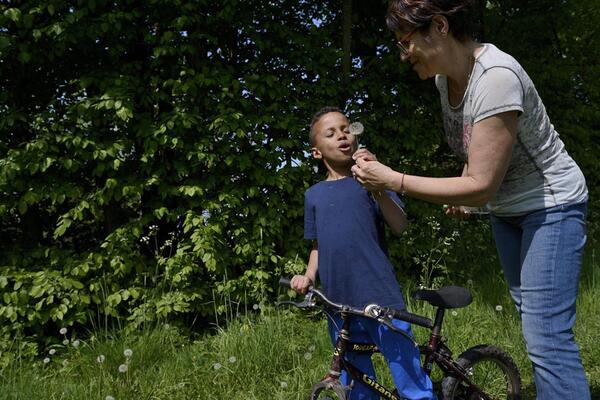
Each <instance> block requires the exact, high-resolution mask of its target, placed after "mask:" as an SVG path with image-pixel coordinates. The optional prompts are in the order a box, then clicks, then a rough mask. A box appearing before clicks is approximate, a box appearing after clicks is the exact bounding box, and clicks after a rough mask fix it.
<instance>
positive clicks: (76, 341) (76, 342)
mask: <svg viewBox="0 0 600 400" xmlns="http://www.w3.org/2000/svg"><path fill="white" fill-rule="evenodd" d="M73 347H75V348H78V347H79V340H74V341H73Z"/></svg>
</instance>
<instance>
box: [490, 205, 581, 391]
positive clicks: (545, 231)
mask: <svg viewBox="0 0 600 400" xmlns="http://www.w3.org/2000/svg"><path fill="white" fill-rule="evenodd" d="M586 214H587V203H579V204H565V205H560V206H556V207H551V208H547V209H544V210H539V211H534V212H532V213H530V214H527V215H524V216H518V217H498V216H494V215H492V217H491V221H492V229H493V232H494V238H495V241H496V247H497V249H498V254H499V256H500V262H501V264H502V268H503V270H504V275H505V277H506V280H507V282H508V286H509V289H510V294H511V296H512V298H513V300H514V302H515V304H516V306H517V310H518V312H519V314H520V316H521V322H522V329H523V335H524V337H525V342H526V345H527V353H528V355H529V359H530V360H531V362H532V365H533V373H534V379H535V386H536V389H537V398H538V400H554V399H578V400H589V399H590V391H589V386H588V382H587V379H586V376H585V372H584V370H583V365H582V363H581V358H580V356H579V347H578V346H577V344H576V343H575V336H574V334H573V326H574V324H575V301H576V298H577V289H578V284H579V275H580V272H581V264H582V258H583V247H584V245H585V241H586V223H585V219H586Z"/></svg>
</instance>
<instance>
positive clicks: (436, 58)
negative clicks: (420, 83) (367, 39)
mask: <svg viewBox="0 0 600 400" xmlns="http://www.w3.org/2000/svg"><path fill="white" fill-rule="evenodd" d="M433 31H434V28H433V27H429V28H427V29H426V30H419V29H417V30H414V31H411V30H408V31H404V32H396V33H395V35H396V40H397V42H398V43H399V44H401V46H400V45H399V46H398V47H400V48H404V49H405V51H402V50H401V51H400V59H401V60H402V62H410V64H411V65H412V68H413V70H414V71H415V72H416V73H417V74H418V75H419V78H421V79H427V78H432V77H434V76H435V75H436V74H439V73H441V72H442V70H441V66H442V65H443V63H442V61H441V60H442V55H443V52H444V49H443V46H442V42H441V41H440V40H439V38H438V37H437V36H436V35H435V33H434V32H433Z"/></svg>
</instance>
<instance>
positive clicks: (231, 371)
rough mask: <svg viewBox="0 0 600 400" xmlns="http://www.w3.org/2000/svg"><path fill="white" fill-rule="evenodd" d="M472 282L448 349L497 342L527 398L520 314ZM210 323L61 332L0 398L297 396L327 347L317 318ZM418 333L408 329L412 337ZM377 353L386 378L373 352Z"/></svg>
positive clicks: (322, 366)
mask: <svg viewBox="0 0 600 400" xmlns="http://www.w3.org/2000/svg"><path fill="white" fill-rule="evenodd" d="M588 253H591V254H589V255H588V260H587V262H586V263H585V268H584V277H583V279H582V282H581V291H580V297H579V302H578V319H577V326H576V334H577V338H578V342H579V344H580V346H581V349H582V356H583V361H584V364H585V368H586V371H587V373H588V379H589V381H590V384H591V387H592V393H593V394H592V398H596V399H598V398H600V347H599V346H597V342H598V332H600V318H598V315H600V302H598V301H597V299H598V298H599V297H600V288H599V285H598V283H599V281H600V271H599V269H598V264H599V263H598V261H597V260H596V259H595V254H594V253H593V251H591V252H588ZM472 289H473V292H474V295H475V301H474V303H473V304H472V305H470V306H469V307H467V308H464V309H460V310H457V311H456V313H452V312H450V313H448V317H447V319H446V325H445V332H444V333H445V334H446V335H447V336H448V337H449V344H450V348H451V349H453V351H454V352H455V354H458V353H460V352H461V351H462V350H464V349H466V348H467V347H469V346H472V345H475V344H478V343H493V344H496V345H499V346H501V347H503V348H504V349H505V350H507V351H508V352H509V353H510V354H511V355H512V356H513V357H514V359H515V361H516V362H517V364H518V365H519V368H520V370H521V375H522V378H523V384H524V387H525V399H534V398H535V395H534V388H533V385H532V377H531V371H530V366H529V363H528V361H527V359H526V356H525V351H524V344H523V341H522V338H521V334H520V326H519V321H518V318H517V315H516V312H515V311H514V307H513V306H512V304H511V302H510V299H509V297H508V294H507V290H506V288H505V286H504V282H503V280H502V279H501V277H500V275H498V276H497V277H488V278H481V281H479V282H475V283H472ZM407 290H409V289H408V288H407ZM409 309H410V310H411V311H413V312H416V313H423V314H426V315H430V316H431V311H432V309H431V307H429V306H427V305H424V304H417V303H409ZM215 330H216V332H215V333H214V334H211V335H206V336H204V337H203V338H201V339H199V340H197V341H194V342H191V341H190V340H189V338H188V337H187V336H184V335H181V334H180V333H179V332H178V330H177V329H175V328H173V327H170V326H168V325H163V326H160V327H156V328H155V329H151V330H148V331H146V332H142V333H140V334H136V335H124V334H119V333H113V334H107V333H105V332H104V333H103V332H95V333H94V335H91V336H90V337H89V338H88V339H86V340H80V341H79V342H77V343H75V342H74V341H72V340H69V337H70V336H69V332H67V333H66V334H65V335H64V340H66V341H68V343H67V342H65V344H63V345H61V346H56V347H54V348H53V349H46V350H45V352H44V355H43V356H42V357H41V358H39V359H36V360H26V359H23V358H19V361H18V362H17V363H15V364H13V365H11V366H10V367H8V368H6V369H5V370H4V371H2V372H1V375H0V388H1V390H0V399H27V400H30V399H31V400H35V399H40V400H41V399H44V400H49V399H99V400H111V399H136V400H137V399H170V400H176V399H202V400H217V399H219V400H221V399H227V400H241V399H245V400H248V399H255V400H265V399H275V400H292V399H297V400H300V399H302V400H304V399H306V397H307V394H308V391H309V388H310V386H311V384H312V383H314V382H315V381H317V380H318V379H320V378H321V377H322V376H323V375H324V374H325V373H326V371H327V369H328V362H329V357H330V353H331V348H330V343H329V339H328V337H327V336H326V333H325V322H324V321H323V320H321V319H318V318H309V317H307V316H306V315H303V314H299V313H297V312H292V311H288V310H276V309H274V308H273V307H271V306H268V307H264V308H262V309H259V310H257V311H256V312H255V314H253V315H252V316H247V317H240V318H238V319H236V320H235V321H232V322H231V323H230V324H229V325H228V327H227V329H226V330H221V329H217V328H215ZM426 333H427V332H426V331H425V330H423V329H421V328H415V334H416V335H417V337H418V338H420V340H423V339H424V338H425V335H426ZM57 336H59V337H61V338H63V335H61V334H59V333H57ZM76 344H77V346H75V345H76ZM376 361H377V364H376V365H377V366H378V370H380V371H381V375H382V376H383V380H384V381H387V382H389V377H386V376H385V370H384V369H383V368H382V365H383V363H382V361H381V359H379V358H378V359H377V360H376Z"/></svg>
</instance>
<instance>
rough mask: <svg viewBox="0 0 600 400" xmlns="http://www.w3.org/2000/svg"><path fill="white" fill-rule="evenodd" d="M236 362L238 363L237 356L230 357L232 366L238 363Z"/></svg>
mask: <svg viewBox="0 0 600 400" xmlns="http://www.w3.org/2000/svg"><path fill="white" fill-rule="evenodd" d="M236 361H237V358H235V356H231V357H229V362H230V363H232V364H233V363H234V362H236Z"/></svg>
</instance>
